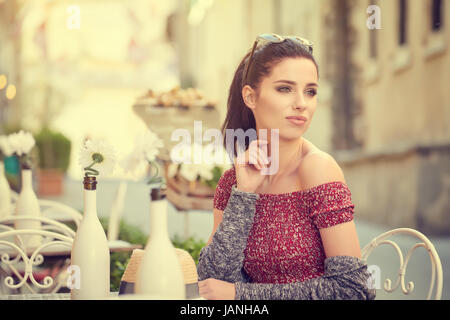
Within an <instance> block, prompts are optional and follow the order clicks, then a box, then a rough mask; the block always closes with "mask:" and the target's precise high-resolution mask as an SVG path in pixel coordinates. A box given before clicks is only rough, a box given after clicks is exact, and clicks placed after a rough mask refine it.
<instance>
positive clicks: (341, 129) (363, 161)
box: [174, 0, 450, 234]
mask: <svg viewBox="0 0 450 320" xmlns="http://www.w3.org/2000/svg"><path fill="white" fill-rule="evenodd" d="M372 5H375V6H377V7H370V6H372ZM373 8H375V9H373ZM449 8H450V1H449V0H437V1H436V0H425V1H408V0H396V1H391V0H378V1H374V0H372V1H361V0H359V1H358V0H335V1H328V0H320V1H313V0H305V1H297V0H245V1H240V0H227V1H224V0H216V1H201V0H198V1H191V2H181V3H180V8H179V10H178V13H177V19H176V23H175V27H174V28H175V30H176V32H175V38H176V43H177V46H178V52H179V63H180V70H181V84H182V85H185V86H186V85H187V86H197V87H200V88H201V89H203V90H205V91H206V92H208V94H209V95H211V96H213V97H217V100H218V102H219V105H220V107H221V111H222V119H223V118H224V117H225V112H226V99H227V94H228V87H229V85H230V83H231V80H232V76H233V74H234V71H235V69H236V67H237V65H238V63H239V62H240V59H242V57H243V56H244V54H245V53H246V52H247V51H248V50H249V49H250V48H251V45H252V43H253V41H254V39H255V37H256V36H257V35H258V34H260V33H270V32H275V33H279V34H296V35H300V36H302V37H305V38H308V39H310V40H312V41H313V43H314V51H315V58H316V60H317V62H318V64H319V68H320V70H319V71H320V89H319V106H318V108H317V111H316V114H315V116H314V121H313V123H312V125H311V126H310V128H309V129H308V132H307V134H306V135H305V136H306V137H307V138H308V139H310V140H311V141H312V142H313V143H314V144H315V145H317V146H318V147H319V148H321V149H322V150H324V151H326V152H328V153H330V154H332V155H333V156H334V157H335V159H336V160H337V161H338V162H339V164H340V165H341V167H342V168H343V170H344V174H345V177H346V180H347V183H348V184H349V186H350V189H351V190H352V199H353V201H354V203H355V211H356V214H357V216H358V217H360V218H363V219H365V220H368V221H372V222H374V223H378V224H382V225H386V226H388V227H391V228H394V227H410V228H415V229H418V230H420V231H422V232H424V233H426V234H450V219H449V218H450V197H449V195H450V91H449V90H448V88H450V72H449V71H450V48H449V42H450V10H449ZM375 15H377V16H376V17H375ZM375 18H378V20H377V21H375V22H378V23H379V27H380V29H377V28H375V29H371V28H369V26H368V20H369V22H371V23H372V25H373V24H374V20H373V19H375ZM369 25H370V23H369Z"/></svg>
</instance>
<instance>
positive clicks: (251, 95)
mask: <svg viewBox="0 0 450 320" xmlns="http://www.w3.org/2000/svg"><path fill="white" fill-rule="evenodd" d="M255 97H256V92H255V90H253V89H252V87H250V86H249V85H245V86H244V87H243V88H242V99H243V100H244V103H245V104H246V105H247V107H249V108H250V109H255V108H256V103H255Z"/></svg>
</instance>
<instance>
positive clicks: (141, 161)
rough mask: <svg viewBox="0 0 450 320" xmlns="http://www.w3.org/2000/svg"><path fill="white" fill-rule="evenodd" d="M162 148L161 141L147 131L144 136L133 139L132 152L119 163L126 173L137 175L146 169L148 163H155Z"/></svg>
mask: <svg viewBox="0 0 450 320" xmlns="http://www.w3.org/2000/svg"><path fill="white" fill-rule="evenodd" d="M162 147H164V143H163V141H162V140H161V139H160V138H158V136H157V135H156V134H155V133H154V132H152V131H151V130H148V131H147V132H146V133H145V134H142V135H138V136H137V137H136V139H135V145H134V149H133V151H132V152H131V153H130V154H129V155H128V156H126V157H125V158H124V159H122V161H121V162H120V164H121V166H122V167H123V169H124V170H125V172H127V173H131V174H132V175H135V176H137V175H139V174H141V173H142V172H143V171H145V170H146V169H147V167H148V163H149V162H151V161H155V159H156V156H157V155H158V154H159V150H158V149H159V148H162ZM153 164H154V163H153Z"/></svg>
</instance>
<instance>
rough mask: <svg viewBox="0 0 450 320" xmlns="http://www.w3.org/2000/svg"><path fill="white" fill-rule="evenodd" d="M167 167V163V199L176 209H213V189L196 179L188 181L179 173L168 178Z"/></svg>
mask: <svg viewBox="0 0 450 320" xmlns="http://www.w3.org/2000/svg"><path fill="white" fill-rule="evenodd" d="M167 167H168V165H166V170H165V172H166V175H165V177H166V182H167V199H168V200H169V201H170V202H171V203H172V204H173V205H174V206H175V207H176V208H177V209H178V210H213V201H214V192H215V190H214V189H212V188H210V187H208V186H206V185H204V184H201V183H198V182H196V181H188V180H186V179H185V178H183V177H181V176H179V175H176V176H174V177H172V178H169V177H168V176H167Z"/></svg>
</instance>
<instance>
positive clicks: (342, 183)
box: [227, 167, 348, 197]
mask: <svg viewBox="0 0 450 320" xmlns="http://www.w3.org/2000/svg"><path fill="white" fill-rule="evenodd" d="M228 170H229V171H230V174H232V177H233V180H234V184H236V171H235V168H234V167H231V168H230V169H228ZM228 170H227V171H228ZM327 185H341V186H342V187H345V188H348V186H347V184H346V183H344V182H342V181H329V182H325V183H321V184H318V185H316V186H313V187H311V188H308V189H303V190H296V191H291V192H284V193H255V194H257V195H259V196H260V197H271V196H272V197H276V196H278V197H283V196H285V197H286V196H290V195H298V194H308V193H311V192H313V191H316V190H317V189H320V188H323V187H325V186H327Z"/></svg>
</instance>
